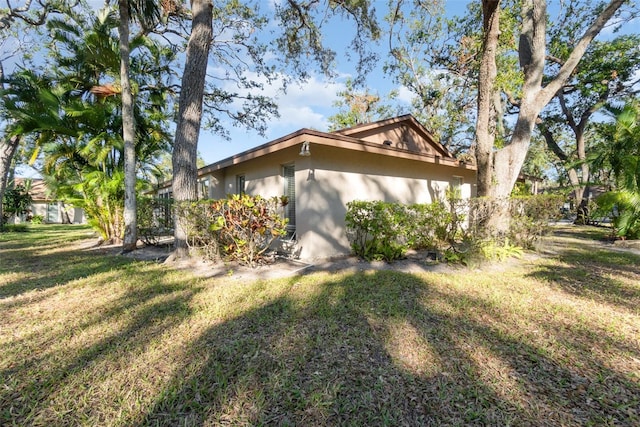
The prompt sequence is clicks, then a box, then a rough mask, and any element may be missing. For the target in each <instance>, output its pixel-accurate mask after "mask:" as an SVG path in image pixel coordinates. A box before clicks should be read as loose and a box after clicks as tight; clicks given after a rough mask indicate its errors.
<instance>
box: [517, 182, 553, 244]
mask: <svg viewBox="0 0 640 427" xmlns="http://www.w3.org/2000/svg"><path fill="white" fill-rule="evenodd" d="M564 199H565V198H564V196H563V195H559V194H537V195H530V196H515V197H512V198H511V199H510V212H511V223H510V227H509V237H510V238H511V240H513V242H514V243H515V244H517V245H520V246H523V247H527V248H531V247H533V244H534V243H535V241H536V240H538V238H540V237H541V236H543V235H544V234H545V233H547V232H548V230H549V226H550V222H551V221H554V220H555V221H557V220H559V219H560V218H561V217H562V206H563V204H564Z"/></svg>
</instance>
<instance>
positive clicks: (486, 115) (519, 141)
mask: <svg viewBox="0 0 640 427" xmlns="http://www.w3.org/2000/svg"><path fill="white" fill-rule="evenodd" d="M499 3H500V2H499V0H483V1H482V8H483V30H484V40H483V52H482V57H481V65H480V75H479V82H478V83H479V91H478V122H477V127H476V132H477V148H476V157H477V163H478V196H489V197H492V198H494V199H496V200H497V209H495V210H494V211H493V214H492V215H491V217H490V218H489V219H488V221H487V225H488V228H489V229H490V230H491V231H492V232H494V233H496V234H501V233H504V232H506V231H507V230H508V228H509V219H510V216H509V212H508V210H507V209H508V204H507V203H505V202H503V201H504V200H506V199H507V198H508V197H509V195H510V194H511V191H512V190H513V187H514V185H515V182H516V180H517V178H518V175H519V174H520V170H521V169H522V165H523V164H524V160H525V157H526V155H527V152H528V150H529V145H530V143H531V134H532V132H533V128H534V126H535V123H536V121H537V119H538V115H539V113H540V111H541V110H542V108H544V107H545V106H546V105H547V104H548V103H549V102H550V101H551V99H552V98H553V96H554V95H555V94H556V93H557V92H558V90H559V89H560V88H561V87H562V86H564V84H565V83H566V82H567V80H568V79H569V77H570V75H571V73H572V72H573V71H574V70H575V68H576V66H577V65H578V62H579V61H580V59H581V58H582V56H583V55H584V53H585V51H586V50H587V47H588V45H589V43H591V41H592V40H593V38H594V37H595V36H596V35H597V34H598V33H599V32H600V30H602V28H603V27H604V25H605V24H606V23H607V21H608V20H609V19H610V18H611V17H612V16H613V15H614V13H615V12H616V11H617V10H618V9H619V8H620V6H622V4H623V3H624V0H612V1H611V2H610V3H609V5H608V6H607V7H606V8H605V9H604V10H603V11H602V12H601V13H600V15H598V17H597V18H596V19H595V21H594V22H593V23H592V24H591V26H590V27H589V28H588V29H587V31H586V32H585V34H584V35H583V36H582V37H581V38H580V40H579V41H578V42H577V43H576V45H575V46H574V48H573V51H572V52H571V54H570V55H569V57H568V59H567V61H566V62H565V63H564V65H563V66H562V67H561V68H560V70H559V71H558V74H557V75H556V76H555V77H554V78H553V80H551V81H550V82H549V83H548V84H547V86H545V87H543V86H542V76H543V70H544V61H545V54H546V40H545V37H546V9H547V7H546V1H545V0H523V2H522V33H521V35H520V42H519V46H518V50H519V52H518V54H519V58H520V67H521V68H522V71H523V74H524V84H523V87H522V100H521V104H520V112H519V114H518V119H517V121H516V125H515V128H514V131H513V134H512V137H511V140H510V141H509V143H508V144H507V145H506V146H505V147H504V148H501V149H499V150H494V149H493V139H494V134H493V131H494V128H495V119H492V116H491V111H492V110H493V111H495V108H494V107H493V105H492V103H491V100H490V96H491V94H492V93H493V91H494V87H495V59H496V57H495V56H496V48H497V42H498V35H499V29H498V26H499ZM485 98H488V99H485ZM481 100H482V102H481ZM483 109H486V111H483ZM492 120H493V123H492ZM489 144H491V145H489Z"/></svg>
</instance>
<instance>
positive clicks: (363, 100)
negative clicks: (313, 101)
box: [328, 78, 393, 132]
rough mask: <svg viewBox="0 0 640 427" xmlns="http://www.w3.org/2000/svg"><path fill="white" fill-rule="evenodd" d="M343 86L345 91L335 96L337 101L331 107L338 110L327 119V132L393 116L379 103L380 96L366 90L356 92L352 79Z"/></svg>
mask: <svg viewBox="0 0 640 427" xmlns="http://www.w3.org/2000/svg"><path fill="white" fill-rule="evenodd" d="M345 86H346V88H345V90H343V91H340V92H338V93H337V94H336V96H337V97H338V100H337V101H335V102H334V103H333V106H334V107H338V108H339V109H340V110H339V111H338V113H336V114H334V115H333V116H331V117H329V119H328V120H329V123H330V125H329V132H332V131H336V130H339V129H345V128H349V127H353V126H356V125H359V124H363V123H371V122H373V121H376V120H382V119H385V118H387V117H389V116H391V115H392V114H393V113H392V111H391V108H390V107H389V106H388V105H384V104H381V103H380V95H378V94H372V93H369V91H368V90H366V91H364V92H358V91H356V88H355V87H354V82H353V79H351V78H349V79H347V81H346V82H345Z"/></svg>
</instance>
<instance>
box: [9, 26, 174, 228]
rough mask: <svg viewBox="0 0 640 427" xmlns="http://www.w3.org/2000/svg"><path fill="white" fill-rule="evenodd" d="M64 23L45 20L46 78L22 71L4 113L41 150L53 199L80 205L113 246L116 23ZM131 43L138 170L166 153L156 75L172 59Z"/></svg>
mask: <svg viewBox="0 0 640 427" xmlns="http://www.w3.org/2000/svg"><path fill="white" fill-rule="evenodd" d="M70 18H72V19H67V20H64V21H61V20H53V21H50V28H51V30H52V33H51V35H52V43H54V45H55V48H56V49H53V50H52V52H51V54H50V61H49V65H50V72H49V74H48V75H47V76H45V75H37V74H36V73H35V72H33V71H23V72H22V73H20V74H18V75H16V76H15V77H16V78H15V79H14V80H15V82H11V84H10V87H11V88H12V89H13V91H14V92H13V94H12V98H11V99H12V100H13V102H14V104H15V108H12V110H11V111H12V114H13V117H14V120H15V122H16V123H17V124H19V126H20V127H18V126H17V125H16V127H15V131H16V133H19V134H21V135H25V136H26V137H27V138H29V139H30V140H31V141H32V144H33V145H35V146H36V147H43V151H44V154H45V169H44V171H43V172H44V174H45V176H46V177H50V178H51V181H55V182H56V183H57V184H56V185H55V188H56V189H57V190H58V195H59V196H60V197H62V198H66V199H68V200H70V201H74V202H76V203H77V204H80V205H81V206H83V207H85V208H86V209H87V214H88V216H91V222H92V223H93V225H95V226H96V228H98V230H99V231H100V232H101V234H102V235H103V237H105V239H112V240H114V241H120V238H121V236H122V234H121V231H122V225H121V222H122V215H123V209H122V203H123V198H124V187H123V185H124V169H123V167H124V141H123V138H122V127H123V125H122V113H121V109H120V108H121V106H122V104H121V102H120V99H119V98H118V97H117V96H115V95H117V94H118V93H119V90H118V85H117V83H105V82H107V81H110V80H111V81H113V80H115V76H116V75H117V70H118V65H119V63H120V61H119V53H118V41H117V40H116V39H115V38H114V37H112V35H111V32H112V31H113V29H114V27H115V26H116V25H117V24H118V21H117V20H115V19H114V18H115V15H114V14H108V13H104V14H101V15H99V16H98V18H97V19H95V20H94V21H92V22H86V21H85V20H84V17H83V16H73V17H70ZM131 45H132V47H133V49H134V50H133V52H138V51H139V50H142V49H144V51H142V52H140V55H137V54H136V55H135V56H134V59H135V60H134V61H132V67H131V70H130V72H131V73H132V74H133V76H134V77H135V78H136V79H137V81H139V82H141V83H142V84H144V85H145V86H138V88H139V89H138V93H139V96H138V102H137V103H136V104H134V105H133V108H132V113H133V115H134V120H133V123H135V127H134V129H133V134H134V136H135V138H136V139H137V141H138V143H137V144H136V145H135V146H134V149H135V153H134V158H137V159H138V163H139V164H140V165H141V166H142V167H144V166H145V165H146V164H149V163H150V162H153V161H154V159H155V158H156V157H157V156H158V155H159V153H161V152H164V151H167V150H168V148H169V143H170V136H169V134H168V132H167V130H166V127H167V121H168V111H169V110H168V109H169V108H170V102H167V99H166V93H167V90H168V89H163V88H162V87H161V86H162V84H161V83H162V82H160V81H157V80H156V79H157V78H158V77H156V76H165V77H166V75H167V74H170V65H171V63H170V61H171V60H172V59H173V57H174V56H173V54H172V52H171V50H170V49H165V48H163V47H162V46H160V45H157V44H156V43H154V42H153V41H152V40H150V39H148V38H146V37H144V36H141V35H139V36H136V37H134V38H133V39H132V44H131ZM146 86H148V87H149V89H148V88H146ZM108 88H110V89H109V90H107V89H108ZM92 93H93V95H92ZM112 95H114V96H112ZM34 148H35V147H34ZM135 184H136V183H134V189H135Z"/></svg>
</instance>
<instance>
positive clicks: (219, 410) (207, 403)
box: [130, 272, 640, 425]
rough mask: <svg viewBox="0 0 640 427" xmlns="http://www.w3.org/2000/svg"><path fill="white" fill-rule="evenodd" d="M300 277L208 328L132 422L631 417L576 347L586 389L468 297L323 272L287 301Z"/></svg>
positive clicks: (627, 390)
mask: <svg viewBox="0 0 640 427" xmlns="http://www.w3.org/2000/svg"><path fill="white" fill-rule="evenodd" d="M298 286H299V287H304V286H308V285H304V283H302V284H300V283H297V282H296V281H295V280H292V281H291V289H290V291H289V292H288V293H287V294H285V295H281V296H279V297H278V298H276V299H274V300H272V301H270V302H268V303H267V304H265V305H263V306H260V307H256V308H254V309H251V310H249V311H248V312H245V313H243V314H242V315H240V316H239V317H237V318H234V319H230V320H228V321H226V322H225V323H223V324H220V325H217V326H215V327H212V328H210V329H209V330H208V331H206V333H204V334H203V335H202V336H200V338H199V339H198V340H197V341H195V342H194V343H193V345H192V346H191V355H190V356H189V357H188V358H186V359H185V360H184V365H183V368H182V369H181V370H180V371H179V372H177V373H176V374H175V375H174V377H173V379H172V380H171V382H170V383H168V384H167V386H166V387H165V389H164V391H163V392H162V393H161V394H160V395H159V396H157V400H156V402H155V404H154V405H153V407H151V408H149V410H148V412H147V414H146V416H144V418H143V419H142V420H140V419H131V420H130V421H131V423H132V424H140V425H178V424H180V425H219V424H233V425H264V424H269V425H345V424H348V425H584V424H585V423H586V424H588V423H589V422H591V423H595V424H598V423H600V424H602V423H621V424H628V423H630V424H633V422H636V421H638V414H637V413H636V414H635V415H634V414H633V413H626V412H624V408H623V406H624V402H620V405H618V406H616V402H610V401H607V399H610V397H611V396H612V395H614V392H613V391H614V390H617V391H620V392H622V395H623V396H625V398H626V399H627V403H629V402H630V403H631V404H633V402H634V401H635V402H637V401H638V398H639V396H640V389H639V388H638V385H637V384H634V383H631V382H629V381H628V380H626V379H625V378H623V377H621V375H620V374H618V373H616V372H613V371H612V370H610V369H608V368H606V367H605V366H603V365H602V364H601V363H599V361H597V360H595V359H589V356H588V355H585V357H587V359H586V360H584V361H582V362H583V363H584V364H585V365H588V366H589V372H590V373H593V370H594V369H595V372H596V375H602V376H604V377H606V378H607V379H608V380H607V381H606V382H602V383H597V381H596V380H595V379H594V378H590V379H587V386H585V378H584V377H583V376H581V375H579V373H578V370H579V369H578V368H576V366H575V365H573V364H571V363H569V362H563V361H561V360H558V359H557V358H555V357H551V356H549V355H547V354H546V349H545V348H543V347H538V346H536V345H534V344H532V343H530V342H528V340H527V337H526V336H525V335H522V334H519V333H518V331H510V330H509V327H510V325H509V322H508V321H505V322H504V323H500V321H499V317H500V316H499V315H497V314H496V312H495V306H494V305H492V304H491V303H488V302H487V301H484V300H481V299H474V298H467V299H466V301H464V305H463V306H461V305H460V300H459V296H458V295H455V293H442V292H437V291H435V290H434V289H432V288H431V286H430V284H429V283H428V282H425V281H424V280H423V279H421V278H419V277H416V276H413V275H409V274H403V273H397V272H375V273H359V274H353V275H347V276H343V277H341V278H339V277H335V276H332V277H331V280H329V281H327V282H325V283H319V284H317V286H318V287H320V291H319V293H318V294H317V296H315V297H313V298H309V299H300V298H299V297H298V294H297V290H296V287H298ZM460 307H462V310H463V311H460V310H461V308H460ZM464 310H469V311H470V312H471V313H473V315H467V314H465V313H464ZM496 318H497V319H498V320H497V321H498V324H497V325H496V324H495V320H494V319H496ZM548 332H549V333H552V331H551V330H549V331H548ZM558 338H559V339H563V337H562V336H558ZM194 367H195V369H194ZM634 399H635V400H634ZM629 414H631V415H629Z"/></svg>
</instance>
